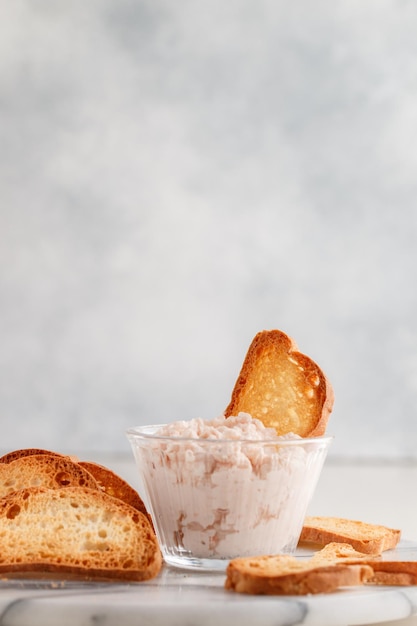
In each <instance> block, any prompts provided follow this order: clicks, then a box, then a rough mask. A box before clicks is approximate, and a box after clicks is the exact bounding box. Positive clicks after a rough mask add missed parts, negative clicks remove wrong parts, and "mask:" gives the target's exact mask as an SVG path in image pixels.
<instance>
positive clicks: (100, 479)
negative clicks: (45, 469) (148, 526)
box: [0, 448, 151, 519]
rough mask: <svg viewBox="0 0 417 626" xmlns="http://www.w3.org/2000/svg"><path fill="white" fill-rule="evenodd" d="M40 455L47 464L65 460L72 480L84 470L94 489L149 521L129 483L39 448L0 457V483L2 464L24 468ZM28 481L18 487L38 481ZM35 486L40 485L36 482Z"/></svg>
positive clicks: (100, 468) (95, 465) (95, 466)
mask: <svg viewBox="0 0 417 626" xmlns="http://www.w3.org/2000/svg"><path fill="white" fill-rule="evenodd" d="M40 455H43V456H44V457H49V458H50V461H49V463H51V462H52V461H51V459H53V458H55V457H58V459H67V469H68V471H70V468H72V469H73V471H74V476H73V479H76V478H77V476H78V475H79V471H78V468H81V469H82V470H84V475H85V472H87V473H88V474H89V475H90V477H91V478H93V479H94V481H95V486H96V487H98V488H100V489H102V491H105V492H106V493H108V494H109V495H111V496H114V497H115V498H119V500H123V502H126V503H127V504H130V506H133V507H135V508H136V509H137V510H138V511H141V512H142V513H145V515H148V517H149V519H151V517H150V514H149V513H148V511H147V510H146V506H145V504H144V502H143V500H142V498H141V497H140V496H139V494H138V493H137V491H135V489H133V487H131V486H130V485H129V483H127V482H126V481H125V480H124V479H123V478H121V477H120V476H118V475H117V474H116V473H115V472H113V471H112V470H110V469H109V468H107V467H105V466H104V465H100V464H99V463H94V462H92V461H80V460H79V459H78V457H76V456H74V455H71V456H66V455H63V454H61V453H59V452H53V451H51V450H44V449H41V448H23V449H20V450H13V451H11V452H8V453H6V454H4V455H3V456H2V457H0V481H1V476H2V467H1V464H2V463H4V464H9V463H12V462H13V461H20V462H21V463H22V464H24V465H25V466H26V464H27V463H29V466H30V465H31V464H32V463H33V459H32V461H31V458H32V457H39V456H40ZM21 459H26V461H21ZM71 463H72V465H71ZM58 464H59V461H58ZM34 469H35V468H34ZM4 472H5V475H7V471H5V470H4ZM30 479H31V480H32V482H31V483H28V482H27V480H26V479H25V480H24V481H23V482H22V483H21V485H20V487H29V486H31V484H33V483H34V482H36V481H37V480H38V479H36V478H35V477H34V476H32V475H30ZM72 482H73V481H71V483H72ZM90 483H91V484H90ZM36 484H40V483H38V482H36ZM42 484H43V483H42ZM44 486H46V487H49V488H51V487H52V486H55V485H52V484H51V483H49V484H45V485H44ZM57 486H60V485H57ZM86 486H90V487H94V482H93V481H91V480H89V484H88V485H86ZM9 491H11V490H9ZM0 496H1V484H0Z"/></svg>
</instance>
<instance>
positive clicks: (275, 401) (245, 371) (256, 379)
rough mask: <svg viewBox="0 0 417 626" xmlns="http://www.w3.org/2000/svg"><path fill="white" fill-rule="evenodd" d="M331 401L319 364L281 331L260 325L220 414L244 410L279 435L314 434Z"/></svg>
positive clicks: (324, 424) (324, 423) (321, 428)
mask: <svg viewBox="0 0 417 626" xmlns="http://www.w3.org/2000/svg"><path fill="white" fill-rule="evenodd" d="M333 402H334V394H333V388H332V386H331V384H330V382H329V381H328V379H327V378H326V376H325V375H324V373H323V372H322V370H321V369H320V368H319V366H318V365H316V363H315V362H314V361H312V359H310V358H309V357H308V356H306V355H304V354H302V353H301V352H299V351H298V348H297V345H296V343H295V342H294V340H293V339H291V338H290V337H288V335H286V334H285V333H283V332H282V331H280V330H269V331H268V330H264V331H261V332H259V333H258V334H257V335H256V336H255V338H254V339H253V341H252V343H251V345H250V346H249V350H248V352H247V354H246V357H245V359H244V362H243V365H242V368H241V371H240V374H239V376H238V378H237V380H236V383H235V386H234V389H233V391H232V396H231V400H230V403H229V405H228V406H227V408H226V410H225V416H226V417H230V416H231V415H238V413H240V412H243V413H250V415H252V417H254V418H257V419H259V420H261V421H262V422H263V423H264V424H265V426H268V427H272V428H275V430H276V431H277V433H278V434H279V435H284V434H286V433H290V432H291V433H295V434H297V435H300V436H301V437H316V436H320V435H323V434H324V433H325V431H326V427H327V423H328V420H329V416H330V413H331V411H332V409H333Z"/></svg>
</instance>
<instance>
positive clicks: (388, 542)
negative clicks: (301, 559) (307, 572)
mask: <svg viewBox="0 0 417 626" xmlns="http://www.w3.org/2000/svg"><path fill="white" fill-rule="evenodd" d="M400 538H401V531H400V530H396V529H394V528H388V527H386V526H382V525H378V524H367V523H365V522H361V521H356V520H350V519H343V518H339V517H314V516H307V517H306V518H305V520H304V525H303V528H302V530H301V535H300V543H314V544H318V545H321V546H324V545H326V544H328V543H330V542H339V543H348V544H350V545H351V546H352V547H353V548H355V550H358V551H359V552H364V553H367V554H378V553H381V552H383V551H384V550H392V549H393V548H395V546H396V545H397V544H398V542H399V540H400Z"/></svg>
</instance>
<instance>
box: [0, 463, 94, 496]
mask: <svg viewBox="0 0 417 626" xmlns="http://www.w3.org/2000/svg"><path fill="white" fill-rule="evenodd" d="M74 486H77V487H90V488H91V489H100V487H99V484H98V482H97V481H96V479H95V478H94V476H93V475H92V474H90V472H88V471H87V470H86V469H84V468H83V467H81V465H79V464H78V463H74V462H73V461H71V459H70V458H69V457H65V456H59V455H53V454H52V455H50V454H33V455H30V456H27V457H25V456H22V457H18V458H15V459H14V460H13V461H10V462H9V463H0V497H2V496H4V495H7V494H8V493H10V492H12V491H18V490H19V489H23V488H25V487H46V488H48V489H60V488H63V487H65V488H67V487H74Z"/></svg>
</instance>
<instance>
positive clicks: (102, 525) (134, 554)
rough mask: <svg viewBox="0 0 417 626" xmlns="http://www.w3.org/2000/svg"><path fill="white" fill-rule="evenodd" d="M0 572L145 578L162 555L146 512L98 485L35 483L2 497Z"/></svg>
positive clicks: (152, 573) (154, 570)
mask: <svg viewBox="0 0 417 626" xmlns="http://www.w3.org/2000/svg"><path fill="white" fill-rule="evenodd" d="M0 534H1V538H2V542H1V551H0V574H5V575H6V574H7V577H10V578H13V577H23V576H29V575H34V574H38V575H40V576H42V577H44V576H45V575H48V574H51V575H53V576H54V577H56V576H58V577H63V578H67V577H68V578H77V579H83V580H84V579H85V580H95V579H100V580H114V579H116V580H138V581H139V580H146V579H149V578H152V577H154V576H156V575H157V574H158V572H159V570H160V568H161V564H162V557H161V553H160V550H159V546H158V543H157V540H156V537H155V534H154V531H153V529H152V527H151V525H150V523H149V521H148V519H147V517H146V516H145V515H143V514H142V513H141V512H140V511H137V510H136V509H134V508H133V507H131V506H129V505H127V504H125V503H124V502H122V501H121V500H118V499H116V498H113V497H111V496H108V495H107V494H105V493H103V492H102V491H100V490H97V489H88V488H84V487H68V488H66V489H45V488H43V487H40V488H38V487H30V488H27V489H22V490H20V491H15V492H13V493H10V494H9V495H8V496H5V497H3V498H1V499H0Z"/></svg>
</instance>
